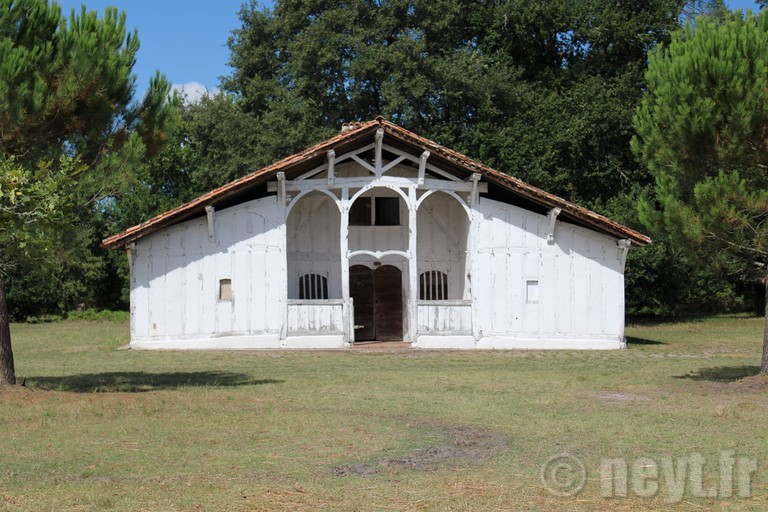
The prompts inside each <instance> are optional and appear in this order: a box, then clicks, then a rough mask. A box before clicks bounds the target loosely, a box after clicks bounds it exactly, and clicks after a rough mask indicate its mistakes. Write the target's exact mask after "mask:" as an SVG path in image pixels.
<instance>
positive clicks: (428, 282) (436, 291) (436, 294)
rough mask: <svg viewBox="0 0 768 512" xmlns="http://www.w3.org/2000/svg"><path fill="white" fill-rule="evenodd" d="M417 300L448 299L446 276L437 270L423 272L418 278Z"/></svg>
mask: <svg viewBox="0 0 768 512" xmlns="http://www.w3.org/2000/svg"><path fill="white" fill-rule="evenodd" d="M419 299H420V300H446V299H448V274H446V273H445V272H440V271H439V270H429V271H427V272H423V273H422V274H421V275H420V276H419Z"/></svg>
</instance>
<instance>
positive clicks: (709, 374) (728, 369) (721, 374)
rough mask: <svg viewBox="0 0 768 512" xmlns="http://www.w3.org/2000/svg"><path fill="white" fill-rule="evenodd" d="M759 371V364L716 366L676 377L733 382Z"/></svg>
mask: <svg viewBox="0 0 768 512" xmlns="http://www.w3.org/2000/svg"><path fill="white" fill-rule="evenodd" d="M758 373H760V367H759V366H716V367H714V368H702V369H701V370H699V371H697V372H692V373H688V374H686V375H677V376H676V377H675V378H676V379H691V380H708V381H712V382H734V381H737V380H741V379H743V378H745V377H752V376H753V375H757V374H758Z"/></svg>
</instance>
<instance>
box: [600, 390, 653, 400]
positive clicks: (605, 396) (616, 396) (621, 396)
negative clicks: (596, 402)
mask: <svg viewBox="0 0 768 512" xmlns="http://www.w3.org/2000/svg"><path fill="white" fill-rule="evenodd" d="M597 398H599V399H601V400H605V401H607V402H634V401H645V400H650V398H649V397H647V396H643V395H635V394H634V393H613V392H607V393H600V394H599V395H597Z"/></svg>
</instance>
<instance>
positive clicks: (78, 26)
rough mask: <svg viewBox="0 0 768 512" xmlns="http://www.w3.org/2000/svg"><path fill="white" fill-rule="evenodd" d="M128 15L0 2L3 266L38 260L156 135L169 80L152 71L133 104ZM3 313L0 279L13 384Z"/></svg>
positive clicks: (2, 339) (0, 367)
mask: <svg viewBox="0 0 768 512" xmlns="http://www.w3.org/2000/svg"><path fill="white" fill-rule="evenodd" d="M125 21H126V16H125V14H124V13H119V12H118V11H117V9H114V8H108V9H106V11H105V12H104V15H103V16H102V17H99V16H98V15H97V14H96V12H89V11H87V10H86V9H85V7H83V8H82V9H81V11H80V12H79V13H77V12H75V11H74V10H73V11H72V12H71V14H70V15H69V16H67V17H65V16H62V14H61V9H60V7H59V6H58V5H57V4H56V3H49V2H48V1H47V0H0V127H2V128H1V129H0V273H2V272H3V270H4V268H6V267H7V266H8V265H9V263H11V262H12V261H18V260H19V259H29V258H32V259H45V258H44V253H45V252H46V250H48V251H50V250H52V248H51V247H50V244H49V243H48V242H50V240H52V239H53V238H54V237H50V236H46V234H50V233H52V232H59V231H61V230H62V229H63V228H65V227H66V226H67V225H69V224H71V222H72V220H73V219H72V216H73V211H72V207H73V206H77V205H78V204H83V203H84V202H86V201H93V200H95V199H98V198H99V197H103V196H104V194H105V193H106V191H107V190H109V189H111V188H112V187H113V186H114V185H113V184H114V183H115V182H117V181H119V180H120V179H121V177H122V176H124V175H125V170H126V169H128V168H130V167H131V165H132V164H133V163H135V162H138V161H140V160H141V159H142V158H143V157H144V155H146V154H148V153H152V152H153V151H156V150H157V149H158V148H159V145H160V143H161V142H162V140H163V127H164V124H165V122H166V119H167V117H168V109H167V96H168V92H169V89H170V87H169V84H168V83H167V81H166V80H165V78H164V77H162V76H160V75H157V76H156V77H155V78H154V79H153V80H152V81H151V82H150V87H149V92H148V93H147V95H146V96H145V98H144V99H143V101H142V102H140V103H136V102H134V101H133V94H134V88H135V85H134V81H135V78H134V76H133V75H132V68H133V64H134V62H135V58H136V52H137V51H138V48H139V40H138V37H137V35H136V33H135V32H133V33H128V32H127V30H126V27H125ZM84 171H87V172H84ZM7 311H8V308H7V303H6V295H5V289H4V282H3V280H2V276H0V383H2V384H14V383H15V372H14V368H13V353H12V349H11V337H10V329H9V324H8V314H7Z"/></svg>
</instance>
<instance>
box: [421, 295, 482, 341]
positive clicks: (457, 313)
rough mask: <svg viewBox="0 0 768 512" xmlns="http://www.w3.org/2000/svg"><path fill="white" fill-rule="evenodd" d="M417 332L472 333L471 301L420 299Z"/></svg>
mask: <svg viewBox="0 0 768 512" xmlns="http://www.w3.org/2000/svg"><path fill="white" fill-rule="evenodd" d="M417 314H418V329H419V334H453V335H466V334H472V301H470V300H420V301H419V302H418V304H417Z"/></svg>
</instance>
